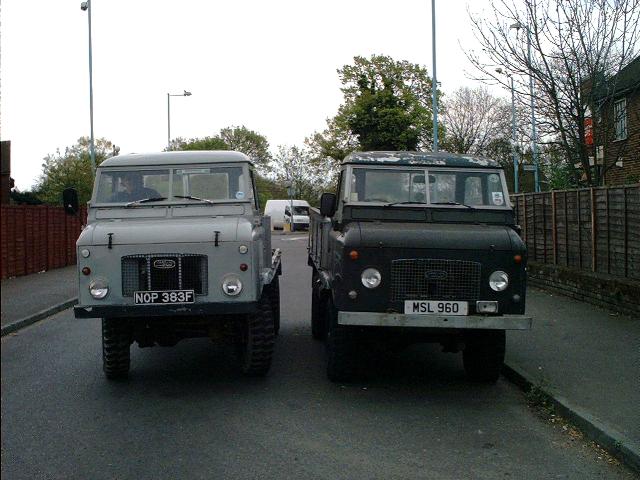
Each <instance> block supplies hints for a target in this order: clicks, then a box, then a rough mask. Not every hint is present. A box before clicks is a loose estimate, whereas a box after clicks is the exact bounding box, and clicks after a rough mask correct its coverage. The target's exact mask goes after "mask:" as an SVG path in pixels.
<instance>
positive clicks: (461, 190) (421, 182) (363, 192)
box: [349, 168, 506, 207]
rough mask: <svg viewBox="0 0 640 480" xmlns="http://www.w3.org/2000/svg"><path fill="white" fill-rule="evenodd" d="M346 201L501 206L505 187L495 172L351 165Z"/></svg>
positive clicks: (503, 201) (504, 202)
mask: <svg viewBox="0 0 640 480" xmlns="http://www.w3.org/2000/svg"><path fill="white" fill-rule="evenodd" d="M425 178H428V196H427V183H426V182H425ZM349 201H351V202H383V203H426V202H427V201H428V202H429V203H430V204H462V205H469V206H490V207H504V206H506V189H505V188H504V185H503V181H502V176H501V175H500V174H499V172H498V171H470V170H438V169H429V170H406V171H403V170H396V169H393V170H391V169H388V170H386V169H367V168H354V169H353V175H352V177H351V193H350V198H349Z"/></svg>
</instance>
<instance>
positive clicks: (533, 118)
mask: <svg viewBox="0 0 640 480" xmlns="http://www.w3.org/2000/svg"><path fill="white" fill-rule="evenodd" d="M510 28H515V29H516V30H520V29H521V28H524V29H526V30H527V63H528V65H527V66H528V67H529V96H530V97H531V153H532V155H533V165H534V168H535V170H534V178H535V190H536V192H539V191H540V166H539V164H538V144H537V142H536V116H535V100H534V98H533V74H532V73H531V29H530V28H529V27H528V26H527V25H522V24H521V23H520V22H518V23H514V24H513V25H511V27H510Z"/></svg>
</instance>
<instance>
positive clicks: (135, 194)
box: [96, 170, 169, 203]
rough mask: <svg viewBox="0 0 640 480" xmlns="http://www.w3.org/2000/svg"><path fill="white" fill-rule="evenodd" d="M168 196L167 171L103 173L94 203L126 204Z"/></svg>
mask: <svg viewBox="0 0 640 480" xmlns="http://www.w3.org/2000/svg"><path fill="white" fill-rule="evenodd" d="M168 195H169V170H140V171H131V170H127V171H103V172H102V173H101V174H100V181H99V183H98V194H97V197H96V201H97V202H98V203H127V202H135V201H137V200H144V199H146V198H158V197H168Z"/></svg>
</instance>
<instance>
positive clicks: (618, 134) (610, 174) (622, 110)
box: [593, 56, 640, 185]
mask: <svg viewBox="0 0 640 480" xmlns="http://www.w3.org/2000/svg"><path fill="white" fill-rule="evenodd" d="M594 100H595V102H594V103H595V105H596V109H595V111H596V118H595V119H594V120H595V121H594V125H593V129H594V132H593V156H594V158H595V159H596V160H595V163H596V164H597V165H600V166H602V167H601V168H602V171H603V176H604V184H605V185H624V184H630V183H638V182H640V56H639V57H636V58H635V59H634V60H633V61H632V62H630V63H629V64H628V65H627V66H626V67H624V68H623V69H621V70H620V71H619V72H618V74H617V75H615V76H613V77H612V78H610V79H609V80H608V81H607V82H606V87H605V88H602V89H600V92H599V95H594Z"/></svg>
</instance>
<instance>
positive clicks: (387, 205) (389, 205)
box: [385, 202, 427, 207]
mask: <svg viewBox="0 0 640 480" xmlns="http://www.w3.org/2000/svg"><path fill="white" fill-rule="evenodd" d="M393 205H427V202H391V203H387V204H385V207H392V206H393Z"/></svg>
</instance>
